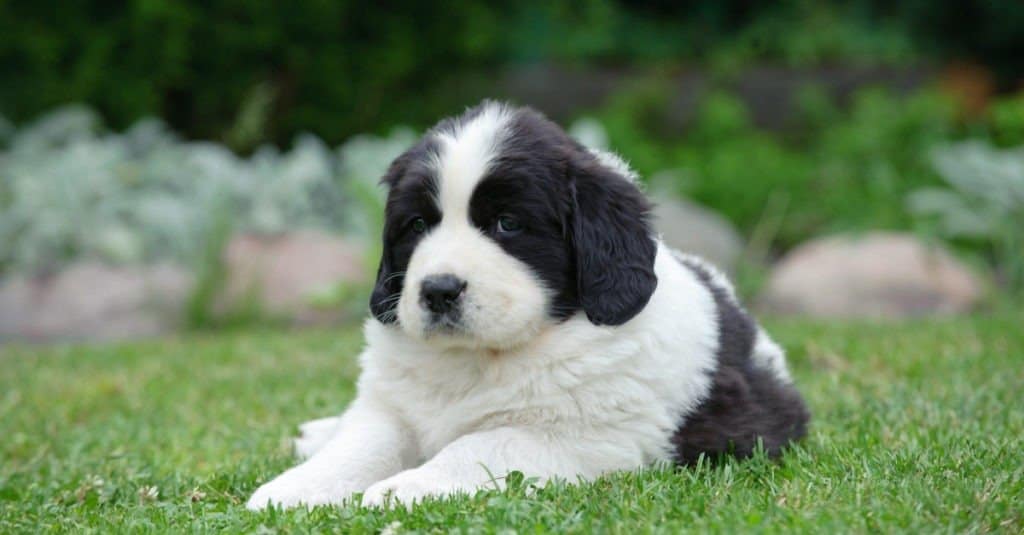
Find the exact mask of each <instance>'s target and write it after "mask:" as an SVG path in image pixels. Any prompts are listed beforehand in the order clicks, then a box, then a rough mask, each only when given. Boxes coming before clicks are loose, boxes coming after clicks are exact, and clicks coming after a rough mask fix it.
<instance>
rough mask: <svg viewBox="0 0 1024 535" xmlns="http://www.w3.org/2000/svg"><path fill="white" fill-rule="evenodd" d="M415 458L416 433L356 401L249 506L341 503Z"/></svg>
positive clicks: (259, 491)
mask: <svg viewBox="0 0 1024 535" xmlns="http://www.w3.org/2000/svg"><path fill="white" fill-rule="evenodd" d="M416 455H417V453H416V448H415V445H414V442H413V440H412V436H411V433H410V432H409V430H408V429H407V428H406V427H405V426H404V425H403V424H402V423H401V422H400V421H398V419H397V418H396V417H395V416H394V415H393V414H392V413H391V412H389V411H388V410H386V409H383V408H381V407H379V406H377V405H376V404H375V403H373V402H372V401H371V400H369V399H365V398H357V399H356V400H355V401H353V402H352V405H351V406H350V407H349V409H348V410H347V411H345V414H343V415H342V416H341V418H340V420H339V421H338V428H337V432H336V433H334V434H333V436H331V437H330V438H329V439H327V441H326V443H325V444H323V446H322V447H321V448H319V449H318V450H317V451H316V453H314V454H313V455H312V456H311V457H310V458H309V459H307V460H306V461H305V462H303V463H302V464H300V465H298V466H295V467H293V468H291V469H289V470H288V471H286V472H284V473H283V474H281V475H279V476H277V477H276V478H274V480H272V481H270V482H269V483H266V484H264V485H263V486H261V487H260V488H259V489H257V490H256V492H255V493H254V494H253V495H252V498H250V499H249V502H248V503H247V504H246V507H248V508H249V509H252V510H259V509H263V508H265V507H267V505H268V504H269V505H276V506H281V507H293V506H296V505H300V504H303V505H306V506H310V507H311V506H314V505H320V504H338V503H341V502H342V501H343V500H345V499H347V498H349V497H351V496H352V494H354V493H356V492H361V491H363V490H364V489H366V487H368V486H369V485H370V484H371V483H374V482H376V481H380V480H381V479H384V478H386V477H389V476H391V475H393V474H395V473H397V472H399V471H400V470H402V469H404V468H407V467H408V466H411V465H412V463H413V461H414V459H415V458H416Z"/></svg>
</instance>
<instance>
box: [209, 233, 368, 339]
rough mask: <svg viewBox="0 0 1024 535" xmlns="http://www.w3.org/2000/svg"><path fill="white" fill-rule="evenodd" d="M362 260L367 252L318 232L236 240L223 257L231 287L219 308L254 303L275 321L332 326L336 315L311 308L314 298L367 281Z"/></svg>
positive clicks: (246, 237)
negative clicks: (292, 320)
mask: <svg viewBox="0 0 1024 535" xmlns="http://www.w3.org/2000/svg"><path fill="white" fill-rule="evenodd" d="M363 258H364V251H363V248H362V247H360V246H358V245H356V244H353V243H352V242H349V241H347V240H345V239H343V238H340V237H337V236H332V235H329V234H325V233H322V232H319V231H312V230H308V231H296V232H289V233H285V234H281V235H277V236H261V235H253V234H242V235H237V236H234V237H232V238H231V240H230V241H229V242H228V245H227V247H226V249H225V251H224V262H225V268H226V271H227V286H226V288H225V292H224V296H223V297H224V298H223V300H222V303H221V305H220V307H219V308H221V309H222V310H226V309H231V308H232V307H238V306H244V303H245V301H246V300H247V299H250V298H252V299H255V300H256V301H257V302H258V305H259V307H260V311H261V312H263V313H266V314H268V315H271V316H275V317H286V318H291V319H294V320H295V322H296V323H300V324H326V323H331V322H333V321H335V320H337V319H338V317H337V316H338V314H337V311H330V310H323V309H320V308H317V307H314V306H312V304H311V301H312V297H313V296H314V295H316V294H317V293H319V292H323V291H325V290H329V289H330V288H331V287H332V286H334V285H336V284H338V283H344V282H351V283H361V282H364V281H366V280H367V276H368V274H367V273H366V271H367V270H366V267H365V264H364V261H363Z"/></svg>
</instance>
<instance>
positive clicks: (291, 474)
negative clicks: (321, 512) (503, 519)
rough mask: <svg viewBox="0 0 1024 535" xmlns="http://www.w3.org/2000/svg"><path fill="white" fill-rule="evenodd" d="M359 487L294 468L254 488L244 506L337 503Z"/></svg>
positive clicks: (311, 505)
mask: <svg viewBox="0 0 1024 535" xmlns="http://www.w3.org/2000/svg"><path fill="white" fill-rule="evenodd" d="M359 490H360V489H358V488H356V487H355V486H354V485H351V484H348V483H346V482H344V481H336V480H333V479H329V478H325V477H324V475H323V474H314V473H310V472H309V471H305V470H296V469H294V468H293V469H292V470H289V471H287V472H285V473H283V474H281V475H279V476H277V477H276V478H274V479H273V480H272V481H270V482H269V483H265V484H264V485H262V486H261V487H260V488H258V489H256V492H254V493H253V495H252V497H251V498H249V501H248V502H246V504H245V507H246V508H247V509H249V510H250V511H260V510H263V509H266V508H267V507H280V508H291V507H297V506H300V505H302V506H306V507H309V508H312V507H315V506H317V505H339V504H341V503H342V502H343V501H344V500H345V499H347V498H349V497H351V496H352V494H354V493H356V492H359Z"/></svg>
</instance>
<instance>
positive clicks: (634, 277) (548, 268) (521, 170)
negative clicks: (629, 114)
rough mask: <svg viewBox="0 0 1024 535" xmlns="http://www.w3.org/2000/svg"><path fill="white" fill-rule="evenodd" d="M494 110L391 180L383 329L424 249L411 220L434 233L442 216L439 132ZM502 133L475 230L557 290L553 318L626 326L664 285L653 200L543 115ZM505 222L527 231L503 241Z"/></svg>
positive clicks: (405, 160) (530, 115) (473, 206)
mask: <svg viewBox="0 0 1024 535" xmlns="http://www.w3.org/2000/svg"><path fill="white" fill-rule="evenodd" d="M486 105H490V104H488V103H485V104H482V105H481V106H477V107H475V108H472V109H470V110H468V111H467V112H466V113H464V114H463V115H461V116H459V117H455V118H451V119H446V120H444V121H442V122H440V123H438V125H437V126H435V127H434V128H433V129H431V131H430V132H428V133H427V135H426V136H425V137H424V140H423V141H421V142H420V144H418V145H417V146H415V147H413V148H412V149H410V150H409V151H408V152H406V153H405V154H403V155H402V156H400V157H399V158H398V159H396V160H395V163H393V164H392V166H391V168H390V169H389V170H388V173H387V174H386V175H385V177H384V179H383V180H382V182H384V183H385V184H387V185H388V186H389V188H390V189H389V195H388V201H387V207H386V213H385V230H384V251H383V255H382V258H381V264H380V269H379V270H378V275H377V287H376V288H375V289H374V292H373V296H372V297H371V300H370V308H371V310H372V311H373V314H374V316H376V317H377V319H379V320H381V321H382V322H385V323H388V322H392V321H394V320H395V312H394V309H395V306H396V304H397V301H398V297H399V295H400V292H401V291H402V283H403V282H404V278H403V274H404V270H405V269H406V267H407V265H408V262H409V258H410V256H411V255H412V251H413V249H414V248H415V246H416V243H417V242H418V241H419V236H411V235H409V234H408V233H407V232H406V230H407V229H406V228H405V225H406V224H407V222H406V221H405V219H406V218H407V216H408V214H414V213H419V214H422V215H423V217H424V218H425V219H426V220H427V223H428V225H430V226H433V225H435V224H436V223H437V222H438V221H439V220H440V218H441V217H442V214H440V213H438V211H437V207H436V205H435V204H434V202H433V197H436V192H437V180H439V179H440V177H435V176H432V174H431V173H433V171H432V170H430V169H428V166H429V162H430V160H431V158H432V157H433V156H435V155H436V151H437V147H436V143H435V142H434V141H433V140H434V139H436V135H437V134H438V133H440V132H447V131H454V130H458V129H459V128H460V127H461V126H462V125H464V124H466V123H467V122H469V121H471V120H472V119H473V118H474V117H476V116H477V115H479V114H480V112H481V110H482V109H483V107H484V106H486ZM503 134H504V135H503V136H502V138H501V144H500V146H499V151H498V155H497V156H496V157H495V158H494V160H493V161H492V162H491V163H490V166H489V168H488V171H487V175H486V176H485V177H483V178H482V179H481V181H480V183H479V184H477V186H476V189H475V190H474V192H473V195H472V198H471V200H470V219H471V221H472V223H473V224H474V225H475V226H477V227H478V228H479V229H481V230H482V231H483V232H484V233H486V234H488V235H489V236H491V237H492V239H494V240H495V242H497V243H498V244H499V245H500V246H501V247H502V248H503V249H504V250H505V251H506V252H507V253H508V254H510V255H511V256H514V257H515V258H517V259H519V260H520V261H522V262H523V263H525V264H526V265H528V266H530V268H531V269H532V270H533V272H534V273H535V274H536V275H537V278H538V280H540V281H542V282H543V283H544V285H545V286H546V288H547V289H549V290H551V292H552V294H553V299H552V300H551V303H550V309H549V314H550V316H551V317H553V318H556V319H564V318H567V317H569V316H571V315H573V314H574V313H576V312H578V311H580V310H583V311H584V312H585V313H586V314H587V317H588V318H589V319H590V321H592V322H593V323H595V324H597V325H619V324H622V323H625V322H626V321H628V320H629V319H630V318H632V317H633V316H635V315H636V314H637V313H639V312H640V310H642V309H643V307H644V306H645V305H646V304H647V301H648V300H649V299H650V297H651V294H652V293H654V290H655V288H656V287H657V282H658V281H657V277H656V276H655V275H654V257H655V254H656V253H657V246H656V244H655V241H654V239H653V236H652V234H653V233H652V231H651V228H650V224H649V222H648V219H649V218H648V212H649V210H650V206H649V204H648V202H647V199H646V198H645V197H644V196H643V194H642V193H641V192H640V190H639V189H638V188H637V187H636V186H635V185H634V184H632V183H631V182H630V181H629V180H628V179H627V178H626V177H623V176H620V175H618V174H617V173H616V172H615V171H613V170H611V169H609V168H607V167H605V166H603V165H601V164H600V162H598V160H597V158H596V157H595V156H594V155H593V154H591V153H590V151H588V150H587V149H586V148H585V147H583V146H582V145H580V144H579V143H577V142H576V141H574V140H573V139H572V138H570V137H569V136H568V135H566V133H565V132H564V131H563V130H562V129H561V128H560V127H559V126H558V125H556V124H554V123H552V122H551V121H549V120H547V119H546V118H544V116H542V115H540V114H539V113H537V112H534V111H532V110H530V109H528V108H520V109H517V110H515V111H513V112H512V117H511V118H510V120H509V122H508V124H507V126H506V131H505V132H504V133H503ZM431 193H433V194H434V195H433V196H432V195H430V194H431ZM428 205H429V206H428ZM502 215H512V216H515V217H516V218H517V219H518V220H519V221H520V222H522V223H523V228H522V230H521V231H520V232H518V233H516V234H515V235H508V234H501V233H497V232H495V226H496V221H497V218H498V217H499V216H502Z"/></svg>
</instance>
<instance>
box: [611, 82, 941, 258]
mask: <svg viewBox="0 0 1024 535" xmlns="http://www.w3.org/2000/svg"><path fill="white" fill-rule="evenodd" d="M668 94H669V93H668V92H667V90H666V89H665V88H664V87H663V86H660V85H659V84H658V83H657V82H651V83H646V84H644V85H641V86H639V87H638V88H637V89H636V90H634V91H629V92H625V93H622V94H620V95H618V96H617V97H616V98H615V99H614V100H613V101H612V102H611V103H610V104H609V105H608V106H607V107H605V108H604V109H602V110H600V111H598V112H597V114H596V117H597V118H598V119H600V120H601V122H602V123H603V124H605V125H606V126H607V129H608V130H607V132H608V136H609V138H610V146H611V147H613V148H614V149H615V150H616V151H618V152H620V153H621V154H624V155H627V156H628V158H629V160H630V161H631V163H632V164H633V166H634V167H635V168H637V170H638V171H639V172H640V174H641V176H644V177H648V178H649V179H650V180H652V181H655V182H658V183H659V185H667V186H669V187H671V188H672V189H674V190H675V191H676V192H677V193H679V194H683V195H686V196H688V197H690V198H692V199H694V200H696V201H698V202H700V203H702V204H704V205H707V206H710V207H713V208H715V209H716V210H718V211H720V212H721V213H722V214H723V215H725V216H726V217H727V218H729V219H730V220H731V221H733V223H735V224H736V225H737V226H738V227H739V228H740V230H741V232H742V233H743V234H745V235H747V236H752V235H756V234H758V233H759V230H760V231H763V230H764V228H763V227H764V224H765V222H766V221H768V220H770V222H771V224H770V226H771V231H770V233H771V236H769V237H768V238H767V239H769V240H770V244H771V246H772V247H774V248H781V249H786V248H789V247H791V246H793V245H795V244H797V243H798V242H800V241H803V240H805V239H807V238H808V237H811V236H815V235H818V234H821V233H825V232H830V231H838V230H858V229H871V228H887V229H906V228H910V227H911V226H912V224H913V215H912V214H910V213H908V212H907V210H906V208H905V206H904V204H903V199H904V197H905V196H906V195H907V194H908V193H909V192H910V191H913V190H915V189H917V188H919V187H922V186H928V185H936V184H939V182H940V179H939V177H938V175H937V174H936V173H935V171H934V169H933V168H932V167H931V165H930V162H929V161H928V157H927V154H928V150H929V149H930V148H931V147H932V146H933V145H935V144H936V143H940V142H944V141H947V140H949V139H950V137H951V136H953V135H954V134H955V130H956V122H955V114H954V112H953V106H952V105H951V104H950V103H949V102H947V101H946V100H945V99H943V98H942V97H941V96H939V95H938V94H936V93H931V92H923V93H920V94H917V95H914V96H911V97H908V98H897V97H894V96H892V95H890V94H888V93H887V92H885V91H883V90H874V89H868V90H863V91H861V92H859V93H857V94H856V95H855V96H854V97H853V99H852V102H851V104H850V106H849V107H848V109H845V110H840V109H839V108H838V107H836V106H834V105H833V104H832V103H831V102H830V101H829V100H828V99H827V98H826V97H825V96H824V95H823V94H822V93H821V92H819V91H815V90H813V89H809V90H807V91H806V92H805V93H804V94H803V95H801V98H800V101H801V102H800V108H801V109H802V112H801V117H800V118H798V120H799V121H800V123H801V127H800V128H799V129H796V131H797V132H798V134H797V135H789V136H783V135H775V134H771V133H768V132H765V131H763V130H760V129H758V128H756V127H754V126H753V125H752V123H751V120H750V117H749V114H748V110H747V109H746V107H745V106H744V104H743V103H742V102H741V101H740V100H738V99H736V98H734V97H733V96H731V95H730V94H728V93H724V92H713V93H710V94H708V95H706V96H705V98H704V100H703V102H701V104H700V105H699V106H698V109H699V112H698V114H697V116H696V117H695V118H694V119H693V120H692V123H691V124H690V125H689V126H688V128H686V129H685V130H684V132H683V133H681V134H680V133H675V134H674V133H673V132H672V129H671V128H669V127H668V126H666V117H667V115H668V113H667V110H666V109H665V106H666V102H667V100H668V98H667V97H668Z"/></svg>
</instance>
